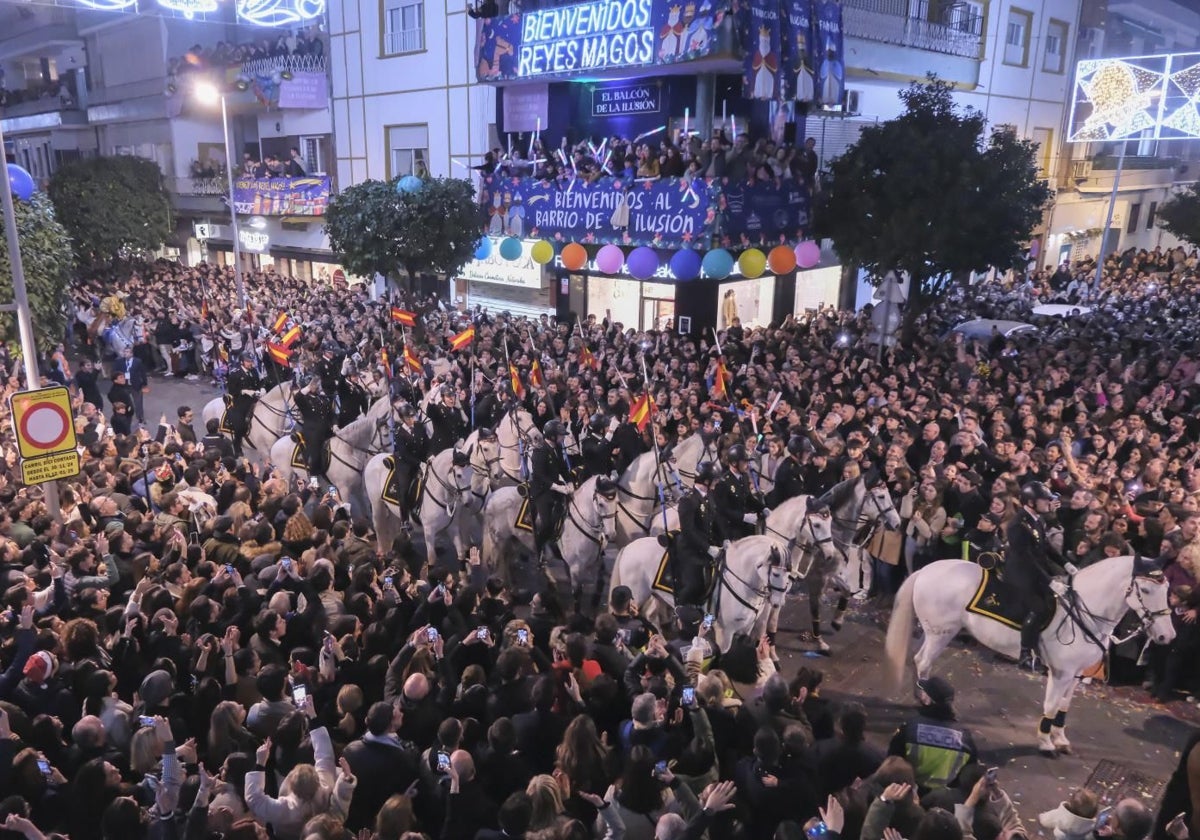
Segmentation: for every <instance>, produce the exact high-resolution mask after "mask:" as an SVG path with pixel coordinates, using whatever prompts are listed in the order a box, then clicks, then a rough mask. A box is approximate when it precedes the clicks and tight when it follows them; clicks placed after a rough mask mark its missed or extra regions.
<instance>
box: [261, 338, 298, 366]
mask: <svg viewBox="0 0 1200 840" xmlns="http://www.w3.org/2000/svg"><path fill="white" fill-rule="evenodd" d="M267 355H268V356H270V357H271V361H273V362H275V364H277V365H282V366H283V367H291V366H292V351H291V348H289V347H288V346H287V345H286V344H278V343H276V342H274V341H268V342H267Z"/></svg>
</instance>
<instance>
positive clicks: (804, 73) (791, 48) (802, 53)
mask: <svg viewBox="0 0 1200 840" xmlns="http://www.w3.org/2000/svg"><path fill="white" fill-rule="evenodd" d="M812 17H813V15H812V0H782V3H781V6H780V22H779V23H780V32H781V34H780V41H781V44H782V47H781V49H780V76H781V77H782V79H783V98H784V99H795V100H797V101H799V102H812V101H813V100H815V99H816V97H817V83H816V76H814V75H813V51H812V46H811V45H812Z"/></svg>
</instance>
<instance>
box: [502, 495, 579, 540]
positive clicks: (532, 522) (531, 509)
mask: <svg viewBox="0 0 1200 840" xmlns="http://www.w3.org/2000/svg"><path fill="white" fill-rule="evenodd" d="M517 494H518V495H519V496H520V497H521V506H520V507H519V508H517V516H516V519H515V520H514V521H513V527H514V528H516V529H517V530H518V531H527V532H529V533H531V534H532V533H533V532H534V531H536V530H537V507H536V506H535V505H534V504H533V500H532V499H531V498H530V497H529V484H528V482H527V483H525V484H518V485H517ZM551 510H552V511H553V514H554V527H553V528H551V529H550V534H551V537H550V539H551V540H553V541H555V542H557V541H558V539H559V537H561V536H562V532H563V525H564V524H565V522H566V512H567V505H566V502H565V500H563V499H562V498H561V497H559V498H556V499H555V500H554V503H553V505H552V506H551Z"/></svg>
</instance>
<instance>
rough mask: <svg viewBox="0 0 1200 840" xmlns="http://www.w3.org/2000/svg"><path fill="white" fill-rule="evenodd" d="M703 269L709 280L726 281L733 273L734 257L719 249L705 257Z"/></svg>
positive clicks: (702, 264)
mask: <svg viewBox="0 0 1200 840" xmlns="http://www.w3.org/2000/svg"><path fill="white" fill-rule="evenodd" d="M701 267H702V268H703V269H704V273H705V275H707V276H708V277H709V278H711V279H713V280H724V279H725V278H726V277H728V276H729V272H731V271H733V255H732V254H730V253H729V252H728V251H726V250H725V249H724V248H717V249H715V250H712V251H709V252H708V253H707V254H705V255H704V261H703V262H702V263H701Z"/></svg>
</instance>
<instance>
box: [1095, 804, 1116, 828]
mask: <svg viewBox="0 0 1200 840" xmlns="http://www.w3.org/2000/svg"><path fill="white" fill-rule="evenodd" d="M1112 812H1113V809H1112V808H1111V807H1109V808H1104V809H1103V810H1101V811H1100V813H1099V814H1098V815H1097V816H1096V828H1104V827H1105V826H1106V825H1108V824H1109V822H1111V821H1112Z"/></svg>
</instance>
